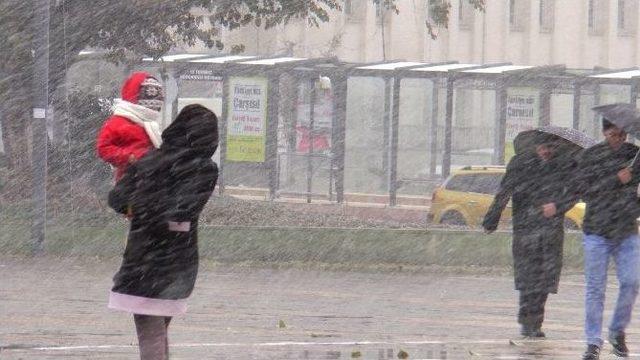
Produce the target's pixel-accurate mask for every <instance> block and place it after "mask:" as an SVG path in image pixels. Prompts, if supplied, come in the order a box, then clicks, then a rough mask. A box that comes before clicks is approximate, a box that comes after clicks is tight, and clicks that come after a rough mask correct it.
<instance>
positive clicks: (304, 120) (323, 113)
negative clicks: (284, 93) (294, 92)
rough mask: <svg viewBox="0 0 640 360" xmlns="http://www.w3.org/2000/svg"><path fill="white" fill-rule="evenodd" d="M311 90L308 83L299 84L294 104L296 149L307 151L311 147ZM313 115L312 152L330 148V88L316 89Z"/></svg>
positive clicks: (331, 101) (331, 117)
mask: <svg viewBox="0 0 640 360" xmlns="http://www.w3.org/2000/svg"><path fill="white" fill-rule="evenodd" d="M310 96H311V91H310V89H309V85H308V84H300V87H299V88H298V102H297V104H296V108H297V113H298V119H297V124H296V151H298V152H301V153H308V152H309V150H310V149H311V138H312V137H311V129H310V125H311V121H310V120H311V117H310V116H309V115H310V112H311V111H310V110H311V106H310V101H311V99H310ZM313 113H314V116H313V152H322V151H330V150H331V124H332V122H333V93H332V92H331V90H330V89H326V90H324V89H318V90H317V92H316V103H315V106H314V111H313Z"/></svg>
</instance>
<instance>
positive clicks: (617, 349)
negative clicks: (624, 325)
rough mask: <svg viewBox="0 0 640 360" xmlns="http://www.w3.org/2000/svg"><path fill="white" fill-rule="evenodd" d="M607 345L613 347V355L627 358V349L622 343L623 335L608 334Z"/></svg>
mask: <svg viewBox="0 0 640 360" xmlns="http://www.w3.org/2000/svg"><path fill="white" fill-rule="evenodd" d="M609 343H610V344H611V346H613V354H614V355H616V356H620V357H627V356H629V348H627V343H626V341H624V333H622V332H621V333H617V334H615V335H613V334H609Z"/></svg>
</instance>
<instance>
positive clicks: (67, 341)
mask: <svg viewBox="0 0 640 360" xmlns="http://www.w3.org/2000/svg"><path fill="white" fill-rule="evenodd" d="M118 262H119V260H117V259H112V260H104V259H84V260H79V259H73V258H62V259H54V258H47V257H44V258H37V259H24V258H3V257H0V279H1V280H0V304H1V306H0V311H1V312H2V326H1V328H0V346H2V349H1V350H0V359H3V360H4V359H24V360H27V359H89V358H90V359H136V358H137V348H136V344H135V335H134V332H133V323H132V321H131V318H130V316H128V315H126V314H123V313H119V312H114V311H110V310H108V309H106V307H105V304H106V299H107V293H108V290H109V287H110V284H111V276H112V275H113V273H114V271H115V270H116V269H117V267H118V265H119V264H118ZM610 279H611V281H614V279H615V277H611V278H610ZM616 292H617V287H615V285H614V284H613V283H612V284H610V287H609V292H608V294H607V295H608V300H609V301H608V302H607V311H606V313H605V321H606V320H608V319H610V317H611V312H610V310H611V307H612V305H613V301H612V299H613V298H614V297H615V294H616ZM516 301H517V299H516V292H515V291H513V290H512V279H511V275H509V274H492V275H482V274H469V273H466V274H451V273H442V272H429V271H424V272H420V273H365V272H332V271H318V270H301V269H288V270H276V269H264V268H263V269H256V268H249V267H232V268H226V267H225V268H222V267H220V266H215V265H214V264H203V265H202V267H201V273H200V277H199V279H198V283H197V287H196V291H195V292H194V295H193V297H192V299H191V301H190V311H189V312H188V313H187V314H186V315H185V316H182V317H179V318H176V319H174V321H173V322H172V324H171V327H170V339H171V344H172V345H171V353H172V359H353V358H360V359H390V358H395V359H397V358H398V355H399V353H400V352H401V351H404V352H406V353H407V354H408V358H409V359H445V358H446V359H467V358H471V359H533V358H536V359H576V358H579V355H580V353H581V352H582V350H583V347H584V345H583V343H582V340H581V338H582V318H583V286H582V276H581V275H580V274H573V275H566V276H564V277H563V279H562V283H561V287H560V294H559V295H555V296H551V297H550V300H549V302H548V312H547V321H546V322H545V328H544V330H545V331H546V333H547V336H548V338H549V339H548V340H546V341H542V342H536V343H519V344H518V345H510V344H509V339H517V338H518V335H517V334H518V328H517V324H516V323H515V316H514V314H515V312H516V308H515V305H516ZM638 311H640V309H638V310H637V311H636V315H635V317H634V318H637V317H638V316H640V312H638ZM628 338H629V342H630V346H631V349H632V351H633V352H635V353H636V354H634V355H633V357H636V358H640V354H637V353H639V352H640V327H639V326H638V322H637V321H635V322H634V323H633V324H632V327H631V328H630V329H629V331H628ZM605 353H608V348H605ZM358 356H359V357H358ZM604 358H606V359H607V358H613V357H611V356H610V355H607V356H605V357H604Z"/></svg>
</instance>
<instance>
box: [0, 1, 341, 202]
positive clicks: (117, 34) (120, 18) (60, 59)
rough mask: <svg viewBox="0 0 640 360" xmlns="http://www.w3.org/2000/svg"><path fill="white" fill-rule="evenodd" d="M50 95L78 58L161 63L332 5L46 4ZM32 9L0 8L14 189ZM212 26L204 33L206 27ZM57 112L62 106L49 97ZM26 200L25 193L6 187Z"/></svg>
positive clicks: (25, 141) (1, 69)
mask: <svg viewBox="0 0 640 360" xmlns="http://www.w3.org/2000/svg"><path fill="white" fill-rule="evenodd" d="M50 3H51V9H50V14H51V23H50V49H49V50H50V65H49V71H50V74H49V77H50V83H49V88H50V93H51V94H52V95H53V94H54V93H55V90H56V88H57V87H58V86H59V85H60V84H61V83H62V82H63V81H64V78H65V75H66V70H67V69H68V68H69V66H70V65H71V64H72V63H74V62H75V61H76V60H77V58H78V54H79V52H80V51H81V50H83V49H86V48H100V49H104V50H107V51H108V52H109V55H108V58H109V59H111V60H113V61H115V62H120V61H125V60H134V59H139V58H141V57H142V56H154V57H158V56H160V55H162V54H164V53H166V52H168V51H169V50H171V48H172V47H174V46H176V45H186V46H191V45H194V44H196V43H197V42H198V41H200V42H202V43H204V44H206V45H207V46H208V47H212V48H213V47H217V48H219V49H220V48H222V47H223V46H224V45H223V44H222V43H221V42H220V40H219V38H218V33H219V31H220V29H221V28H228V29H234V28H237V27H240V26H244V25H247V24H256V25H259V26H264V27H272V26H275V25H277V24H281V23H286V22H288V21H291V20H293V19H300V18H304V19H307V21H309V22H310V23H312V24H318V23H320V22H323V21H326V20H328V12H329V10H331V9H333V8H338V7H339V3H338V1H336V0H313V1H298V0H269V1H260V0H240V1H236V0H233V1H232V0H220V1H212V0H153V1H150V0H117V1H114V0H93V1H85V0H51V1H50ZM33 13H34V8H33V4H32V2H30V1H23V0H3V1H0V33H2V34H3V36H1V37H0V99H1V102H2V105H1V106H2V110H1V113H2V124H1V125H2V134H3V143H4V146H5V151H6V153H7V155H8V163H9V167H10V168H11V169H12V171H13V173H14V176H13V178H14V180H15V181H17V183H16V185H18V184H24V183H25V181H26V180H28V178H29V166H30V156H29V152H30V146H29V145H30V136H29V134H30V120H31V114H30V109H31V104H32V98H31V94H30V89H31V86H30V84H31V78H32V73H33V63H34V59H33V55H32V49H31V44H32V41H31V40H32V37H33V32H32V28H31V23H32V18H33ZM199 14H211V15H199ZM207 23H208V24H210V25H212V26H210V27H206V26H203V25H206V24H207ZM50 98H51V102H52V103H53V104H54V105H55V104H56V101H59V100H58V99H56V98H55V97H52V96H51V97H50ZM7 188H8V189H14V190H19V191H20V192H21V193H22V194H21V195H26V194H27V192H26V191H27V189H26V187H24V186H14V187H12V186H8V187H7Z"/></svg>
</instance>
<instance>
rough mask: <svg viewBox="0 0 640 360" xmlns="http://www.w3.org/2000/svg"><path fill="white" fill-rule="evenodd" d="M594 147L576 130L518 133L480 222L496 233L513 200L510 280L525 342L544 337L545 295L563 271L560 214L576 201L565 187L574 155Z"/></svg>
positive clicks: (486, 228) (555, 284)
mask: <svg viewBox="0 0 640 360" xmlns="http://www.w3.org/2000/svg"><path fill="white" fill-rule="evenodd" d="M593 143H595V141H593V140H591V139H590V138H588V137H587V136H585V135H584V134H582V133H580V132H579V131H577V130H573V129H567V128H559V127H542V128H538V129H535V130H529V131H524V132H521V133H520V134H518V136H516V138H515V140H514V149H515V151H516V154H515V156H514V157H513V158H512V159H511V160H510V161H509V164H508V165H507V170H506V173H505V175H504V177H503V179H502V182H501V183H500V189H499V191H498V193H497V194H496V196H495V198H494V200H493V203H492V204H491V207H490V208H489V211H488V212H487V214H486V215H485V218H484V221H483V223H482V226H483V228H484V229H485V232H486V233H492V232H493V231H495V230H496V229H497V227H498V223H499V221H500V216H501V214H502V212H503V210H504V208H505V207H506V206H507V203H508V202H509V198H512V199H513V201H512V202H513V245H512V252H513V264H514V277H515V288H516V290H518V291H519V292H520V296H519V310H518V323H520V325H521V331H520V333H521V334H522V335H523V336H525V337H532V338H544V337H545V334H544V332H543V331H542V322H543V320H544V307H545V304H546V301H547V297H548V294H549V293H557V291H558V283H559V280H560V272H561V269H562V247H563V241H564V214H565V213H566V212H567V211H568V210H569V209H571V208H572V207H573V205H574V204H575V203H576V202H577V198H576V197H575V196H574V195H573V194H572V192H571V191H570V186H569V183H570V182H569V180H570V179H571V177H572V175H573V172H574V171H575V167H576V164H577V163H576V160H575V155H576V154H577V153H578V152H579V151H580V150H581V149H583V148H584V147H585V146H588V145H590V144H593Z"/></svg>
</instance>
